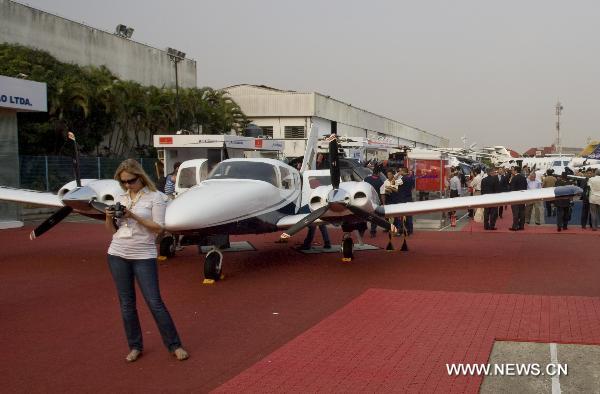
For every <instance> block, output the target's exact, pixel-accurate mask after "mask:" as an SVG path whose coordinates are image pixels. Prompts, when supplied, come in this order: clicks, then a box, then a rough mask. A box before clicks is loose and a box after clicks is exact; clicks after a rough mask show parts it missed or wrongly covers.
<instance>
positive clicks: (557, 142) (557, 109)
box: [554, 101, 563, 157]
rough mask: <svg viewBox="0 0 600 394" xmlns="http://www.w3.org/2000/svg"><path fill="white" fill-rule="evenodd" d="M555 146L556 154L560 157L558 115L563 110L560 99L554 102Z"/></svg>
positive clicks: (560, 144)
mask: <svg viewBox="0 0 600 394" xmlns="http://www.w3.org/2000/svg"><path fill="white" fill-rule="evenodd" d="M554 108H555V109H556V147H557V148H558V155H559V157H562V142H561V140H560V115H561V113H562V110H563V106H562V104H561V103H560V101H557V102H556V106H555V107H554Z"/></svg>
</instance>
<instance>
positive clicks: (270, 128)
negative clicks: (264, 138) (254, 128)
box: [260, 126, 273, 138]
mask: <svg viewBox="0 0 600 394" xmlns="http://www.w3.org/2000/svg"><path fill="white" fill-rule="evenodd" d="M260 128H261V129H262V131H263V135H268V136H269V137H271V138H273V126H260Z"/></svg>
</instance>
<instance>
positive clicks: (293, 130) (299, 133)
mask: <svg viewBox="0 0 600 394" xmlns="http://www.w3.org/2000/svg"><path fill="white" fill-rule="evenodd" d="M283 132H284V136H285V138H306V134H305V133H304V126H285V127H284V129H283Z"/></svg>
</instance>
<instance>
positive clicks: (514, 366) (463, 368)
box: [446, 363, 568, 376]
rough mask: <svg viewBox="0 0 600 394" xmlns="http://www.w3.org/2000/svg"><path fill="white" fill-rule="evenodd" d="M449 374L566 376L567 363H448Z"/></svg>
mask: <svg viewBox="0 0 600 394" xmlns="http://www.w3.org/2000/svg"><path fill="white" fill-rule="evenodd" d="M446 370H447V371H448V375H454V376H481V375H484V376H566V375H567V373H568V365H567V364H555V363H550V364H546V365H545V366H542V365H540V364H537V363H531V364H522V363H521V364H519V363H506V364H462V363H459V364H446Z"/></svg>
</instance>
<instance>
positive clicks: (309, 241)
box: [302, 224, 331, 247]
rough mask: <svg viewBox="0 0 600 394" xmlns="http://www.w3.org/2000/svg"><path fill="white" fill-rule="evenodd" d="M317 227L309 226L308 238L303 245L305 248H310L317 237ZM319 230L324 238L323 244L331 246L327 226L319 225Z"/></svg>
mask: <svg viewBox="0 0 600 394" xmlns="http://www.w3.org/2000/svg"><path fill="white" fill-rule="evenodd" d="M315 227H316V226H314V225H310V226H308V233H307V234H306V238H304V242H303V243H302V245H303V246H305V247H310V245H311V244H312V241H313V238H314V237H315ZM319 230H321V235H322V236H323V244H325V245H329V244H331V241H329V233H328V232H327V226H326V225H324V224H319Z"/></svg>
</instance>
